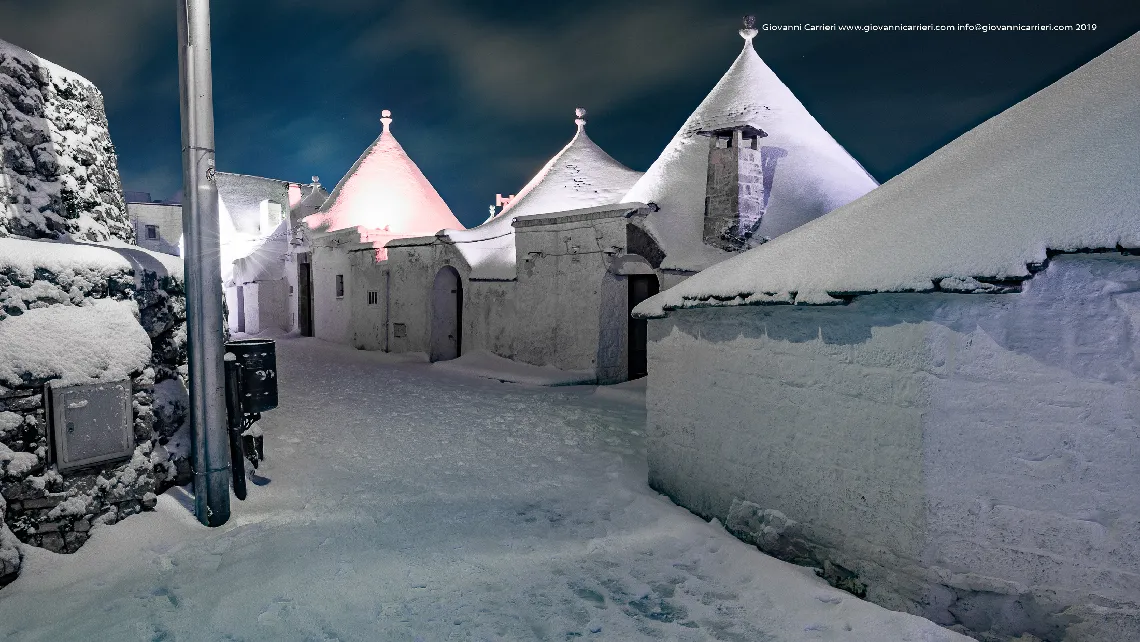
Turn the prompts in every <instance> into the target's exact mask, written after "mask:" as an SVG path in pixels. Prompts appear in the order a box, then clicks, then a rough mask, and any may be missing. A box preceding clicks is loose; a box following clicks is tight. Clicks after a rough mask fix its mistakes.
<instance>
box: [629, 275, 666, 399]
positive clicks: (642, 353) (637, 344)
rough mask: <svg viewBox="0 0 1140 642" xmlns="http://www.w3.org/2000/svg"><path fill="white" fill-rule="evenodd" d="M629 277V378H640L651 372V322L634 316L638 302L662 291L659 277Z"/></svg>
mask: <svg viewBox="0 0 1140 642" xmlns="http://www.w3.org/2000/svg"><path fill="white" fill-rule="evenodd" d="M628 278H629V309H628V310H627V313H628V315H629V316H628V318H629V378H630V379H638V378H640V377H644V376H645V375H647V374H649V350H648V347H649V322H648V321H646V320H645V319H635V318H633V309H634V308H635V307H637V304H638V303H641V302H642V301H644V300H646V299H648V298H649V297H651V296H653V295H654V294H657V292H658V291H660V285H658V283H657V277H656V276H654V275H652V274H636V275H632V276H630V277H628Z"/></svg>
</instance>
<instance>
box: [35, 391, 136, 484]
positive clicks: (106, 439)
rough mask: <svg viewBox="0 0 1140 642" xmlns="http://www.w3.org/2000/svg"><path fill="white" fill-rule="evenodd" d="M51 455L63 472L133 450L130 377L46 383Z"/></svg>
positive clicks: (107, 460)
mask: <svg viewBox="0 0 1140 642" xmlns="http://www.w3.org/2000/svg"><path fill="white" fill-rule="evenodd" d="M44 388H45V390H44V392H45V395H44V397H45V398H46V400H47V416H48V423H49V429H48V432H49V434H50V435H51V451H52V456H53V457H52V459H53V461H54V462H55V465H56V467H57V468H58V469H59V471H60V472H64V471H67V470H73V469H76V468H84V467H86V466H93V465H95V464H102V463H106V462H110V461H114V460H116V459H127V458H129V457H130V456H131V454H132V453H134V450H135V444H134V430H133V426H134V416H133V412H132V407H131V381H130V380H129V379H126V380H123V381H105V382H99V383H85V384H72V385H61V384H59V383H57V382H55V381H49V382H48V383H47V384H46V385H45V386H44Z"/></svg>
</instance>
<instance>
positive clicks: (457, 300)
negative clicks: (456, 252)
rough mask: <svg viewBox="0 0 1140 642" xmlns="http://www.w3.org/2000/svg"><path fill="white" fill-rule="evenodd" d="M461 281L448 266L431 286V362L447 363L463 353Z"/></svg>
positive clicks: (457, 274) (438, 274) (440, 272)
mask: <svg viewBox="0 0 1140 642" xmlns="http://www.w3.org/2000/svg"><path fill="white" fill-rule="evenodd" d="M462 330H463V281H462V280H461V279H460V278H459V272H457V271H456V270H455V268H453V267H451V266H450V265H448V266H445V267H444V268H443V269H441V270H440V271H439V272H438V273H436V275H435V283H433V284H432V287H431V355H430V357H431V360H432V361H447V360H448V359H454V358H456V357H458V356H459V355H460V354H462V353H463V335H462Z"/></svg>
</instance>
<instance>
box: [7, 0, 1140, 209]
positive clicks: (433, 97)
mask: <svg viewBox="0 0 1140 642" xmlns="http://www.w3.org/2000/svg"><path fill="white" fill-rule="evenodd" d="M175 4H176V3H175V2H174V0H50V1H49V0H0V38H3V39H5V40H8V41H11V42H13V43H15V44H17V45H20V46H22V47H25V48H27V49H29V50H31V51H33V52H35V53H37V54H39V55H41V56H43V57H45V58H48V59H50V60H53V61H54V62H57V63H59V64H61V65H63V66H65V67H68V68H70V69H73V70H74V71H76V72H78V73H80V74H83V75H84V76H87V77H88V78H90V79H91V80H92V81H94V82H95V83H96V84H98V85H99V86H100V88H101V89H102V90H103V92H104V94H105V96H106V97H107V104H108V117H109V119H110V122H111V134H112V137H113V138H114V140H115V143H116V147H117V148H118V151H119V163H120V169H121V172H122V176H123V181H124V184H125V185H126V186H127V187H128V188H129V189H140V190H146V191H151V192H153V193H154V194H156V195H158V196H166V195H169V194H170V193H172V192H174V191H175V190H176V189H178V185H179V182H180V181H181V173H180V135H179V114H178V86H177V77H178V76H177V50H176V34H175V14H174V11H175ZM745 13H753V14H756V15H757V17H758V22H760V23H761V24H762V23H765V22H767V23H773V24H796V23H825V24H826V23H853V24H883V23H888V24H889V23H930V22H933V23H960V22H996V23H1009V22H1052V23H1059V22H1095V23H1097V26H1098V29H1097V30H1096V31H1095V32H1084V33H1071V32H1070V33H1053V34H1044V33H990V34H977V33H974V34H963V33H953V34H933V33H929V32H927V33H908V34H900V33H890V34H888V33H873V34H864V33H857V34H839V33H835V32H831V33H822V32H820V33H809V32H794V33H774V32H762V33H761V35H760V36H759V37H758V38H757V40H756V47H757V50H758V51H759V53H760V55H761V56H762V57H763V58H764V60H765V61H766V62H767V63H768V64H769V65H770V66H771V67H772V68H773V70H774V71H775V72H776V73H777V74H778V75H779V76H780V77H781V78H782V79H783V80H784V82H785V83H787V84H788V86H789V87H790V88H791V89H792V90H793V92H795V93H796V95H797V96H798V97H799V98H800V99H801V100H802V101H803V102H804V103H805V105H806V106H807V107H808V109H809V110H810V111H812V113H813V114H814V115H815V116H816V117H817V118H818V119H819V120H820V122H821V123H822V124H823V125H824V127H825V128H827V129H828V130H829V131H830V132H831V133H832V134H833V135H834V136H835V138H836V139H837V140H838V141H839V142H840V143H841V144H843V145H844V146H846V147H847V149H848V150H849V151H851V153H852V154H853V155H854V156H855V157H856V158H857V159H858V160H859V161H860V162H862V163H863V164H864V166H866V167H867V169H868V170H869V171H871V173H872V174H874V175H875V176H876V177H878V178H879V179H881V180H885V179H888V178H890V177H891V176H893V175H894V174H897V173H898V172H900V171H902V170H903V169H905V168H906V167H908V166H909V165H911V164H913V163H914V162H916V161H918V160H920V159H921V158H922V157H924V156H925V155H926V154H929V153H930V152H932V151H934V150H935V149H936V148H937V147H939V146H941V145H942V144H945V143H946V142H948V141H949V140H951V139H952V138H954V137H955V136H957V135H959V134H961V133H962V132H964V131H966V130H967V129H969V128H971V127H973V126H975V125H977V124H978V123H980V122H981V121H982V120H984V119H985V118H987V117H989V116H992V115H993V114H995V113H997V112H999V111H1001V110H1003V109H1005V108H1007V107H1009V106H1010V105H1011V104H1013V103H1014V102H1016V101H1017V100H1020V99H1022V98H1025V97H1026V96H1028V95H1030V94H1032V93H1033V92H1034V91H1036V90H1038V89H1040V88H1041V87H1043V86H1045V85H1047V84H1048V83H1049V82H1052V81H1053V80H1056V79H1057V78H1059V77H1060V76H1061V75H1063V74H1065V73H1067V72H1069V71H1071V70H1072V69H1075V68H1076V67H1077V66H1079V65H1080V64H1082V63H1084V62H1086V61H1087V60H1089V59H1091V58H1092V57H1094V56H1095V55H1097V54H1099V53H1100V52H1102V51H1104V50H1105V49H1107V48H1108V47H1110V46H1111V45H1113V44H1115V43H1116V42H1119V41H1120V40H1123V39H1124V38H1126V37H1127V36H1129V35H1131V34H1132V33H1135V32H1136V30H1137V29H1140V3H1137V2H1136V1H1135V0H1083V1H1082V2H1081V3H1072V2H1069V1H1067V0H1040V1H1039V2H1035V3H1033V4H1032V5H1027V4H1025V3H1020V2H1018V3H1014V2H990V1H987V0H951V1H947V2H938V3H914V2H907V1H906V0H870V1H861V2H857V3H856V2H850V1H849V0H778V1H775V2H763V3H758V2H755V0H701V1H699V2H698V1H696V0H658V1H655V2H643V1H642V2H637V1H634V0H577V1H576V2H574V3H536V2H533V1H532V0H494V1H492V0H465V1H464V2H459V1H458V0H391V1H387V2H378V1H376V0H322V2H319V3H314V2H310V1H308V0H272V1H267V0H261V1H256V0H240V1H236V2H235V1H224V0H214V2H213V7H212V15H213V48H214V79H215V88H214V95H215V118H216V123H217V141H216V147H217V152H218V161H219V165H220V167H222V168H223V169H226V170H228V171H235V172H241V173H249V174H260V175H267V176H274V177H278V178H283V179H288V180H308V178H309V176H311V175H312V174H318V175H320V176H321V178H322V181H323V182H324V183H325V184H327V185H330V186H331V185H332V184H333V183H335V182H336V180H338V179H339V177H340V176H341V175H342V174H343V172H344V171H346V170H347V169H348V167H349V166H350V165H351V164H352V163H353V162H354V161H355V160H356V158H357V156H359V154H360V153H361V152H362V151H363V150H364V149H365V147H366V146H367V145H368V144H369V143H371V142H372V140H373V139H375V137H376V136H377V135H378V134H379V132H380V126H379V122H378V118H379V114H380V110H381V109H385V108H387V109H392V110H393V111H394V112H395V116H396V122H395V124H394V126H393V131H394V132H395V133H396V136H397V137H398V138H399V140H400V142H401V144H402V145H403V146H404V148H405V149H407V150H408V152H409V153H410V154H411V155H412V157H413V158H414V159H415V160H416V162H417V163H418V164H419V165H420V167H421V168H422V169H423V171H424V173H425V174H426V175H427V176H428V178H429V179H430V180H431V181H432V182H433V184H434V185H435V186H436V187H437V189H439V191H440V193H441V194H442V195H443V197H444V199H445V200H446V201H447V202H448V204H449V205H450V206H451V207H452V209H453V210H454V211H455V213H456V215H457V216H458V217H459V218H460V220H462V221H463V222H465V223H467V224H475V223H478V222H480V221H482V220H483V218H484V217H485V215H486V207H487V204H489V203H490V202H491V201H492V200H493V198H494V194H495V193H496V192H502V193H510V192H513V191H517V190H518V189H519V188H521V187H522V185H523V184H524V183H525V182H526V181H527V180H528V179H529V178H530V176H531V175H532V174H533V173H534V172H535V171H536V170H537V169H538V168H539V167H541V166H542V164H543V163H544V162H545V161H546V160H547V159H548V158H549V157H550V156H551V155H552V154H554V153H555V152H557V151H558V149H560V148H561V147H562V146H563V145H564V144H565V143H566V142H567V141H568V140H569V138H570V137H571V135H572V134H573V132H574V126H573V124H572V122H571V121H572V118H573V115H572V111H573V108H574V107H577V106H584V107H587V108H588V109H589V110H590V116H589V121H590V123H589V131H590V135H591V137H592V138H593V139H594V140H595V141H596V142H598V143H599V144H600V145H601V146H602V147H603V148H605V149H606V150H607V151H608V152H610V153H611V154H612V155H613V156H614V157H616V158H617V159H619V160H621V161H622V162H624V163H626V164H627V165H630V166H631V167H633V168H634V169H639V170H644V169H646V168H647V167H648V165H649V164H650V163H651V162H652V161H653V160H654V159H655V158H656V156H657V154H658V153H659V152H660V150H661V149H662V148H663V147H664V146H665V144H666V143H667V142H668V140H669V138H670V137H671V136H672V135H673V134H674V132H676V130H677V129H678V127H680V125H681V123H682V122H683V121H684V119H685V118H686V116H688V114H689V113H690V112H691V111H692V110H693V109H694V108H695V107H696V106H697V104H698V103H699V102H700V101H701V99H703V98H704V96H705V95H706V94H707V93H708V91H709V89H711V88H712V86H713V85H714V84H715V83H716V81H717V79H719V78H720V76H721V75H722V74H723V73H724V71H725V70H726V69H727V67H728V65H729V64H730V63H731V62H732V60H733V58H734V57H735V56H736V54H737V53H738V52H739V48H740V45H741V42H740V39H739V38H738V37H737V36H736V35H735V31H736V29H737V27H738V26H739V17H740V16H741V15H743V14H745Z"/></svg>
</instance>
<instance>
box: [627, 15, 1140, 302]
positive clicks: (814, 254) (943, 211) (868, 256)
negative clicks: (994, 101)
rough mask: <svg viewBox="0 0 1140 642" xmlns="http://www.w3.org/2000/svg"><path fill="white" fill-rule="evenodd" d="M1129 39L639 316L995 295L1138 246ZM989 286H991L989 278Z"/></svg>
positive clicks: (1133, 45) (1135, 72)
mask: <svg viewBox="0 0 1140 642" xmlns="http://www.w3.org/2000/svg"><path fill="white" fill-rule="evenodd" d="M1137 176H1140V33H1137V34H1134V35H1133V36H1131V37H1129V38H1128V39H1126V40H1124V41H1123V42H1121V43H1120V44H1118V45H1116V46H1115V47H1113V48H1111V49H1109V50H1108V51H1107V52H1105V53H1103V54H1101V55H1100V56H1098V57H1097V58H1095V59H1093V60H1092V61H1090V62H1088V63H1086V64H1085V65H1083V66H1082V67H1080V68H1079V69H1077V70H1076V71H1074V72H1072V73H1070V74H1068V75H1067V76H1065V77H1064V78H1061V79H1060V80H1058V81H1057V82H1055V83H1053V84H1052V85H1050V86H1048V87H1046V88H1045V89H1042V90H1041V91H1039V92H1037V93H1035V94H1034V95H1032V96H1030V97H1029V98H1026V99H1025V100H1023V101H1021V102H1020V103H1018V104H1016V105H1014V106H1013V107H1011V108H1009V109H1007V110H1005V111H1004V112H1002V113H1000V114H998V115H997V116H994V117H993V118H991V119H989V120H987V121H985V122H984V123H982V124H981V125H978V126H977V127H975V128H974V129H972V130H970V131H969V132H966V133H965V134H963V135H962V136H960V137H958V138H957V139H955V140H954V141H952V142H950V143H949V144H947V145H946V146H944V147H942V148H941V149H939V150H938V151H936V152H934V153H933V154H931V155H930V156H928V157H927V158H925V159H923V160H922V161H920V162H919V163H917V164H916V165H915V166H913V167H911V168H910V169H908V170H906V171H904V172H903V173H901V174H899V175H898V176H896V177H895V178H893V179H891V180H890V181H888V182H887V183H885V184H884V185H883V186H882V187H879V188H878V189H876V190H874V191H872V192H870V193H869V194H867V195H866V196H864V197H863V198H861V199H859V200H857V201H855V202H853V203H851V204H849V205H847V206H845V207H842V208H840V209H839V210H837V211H835V212H832V213H831V214H829V215H827V216H824V217H823V218H820V219H818V220H815V221H812V222H811V223H809V224H807V225H804V226H803V227H800V228H798V229H796V230H793V231H792V232H789V233H788V234H786V235H784V236H781V237H780V238H778V239H775V240H773V241H772V242H770V243H767V244H765V245H762V246H760V247H758V248H756V249H754V250H750V251H748V252H746V253H744V254H742V255H740V256H737V257H735V258H733V259H731V260H728V261H725V262H723V263H720V264H718V265H714V266H712V267H710V268H709V269H707V270H705V271H704V272H702V273H700V274H698V275H696V276H693V277H692V278H690V279H688V280H686V281H684V282H682V283H680V284H679V285H677V286H675V287H673V288H670V289H669V290H666V291H665V292H662V293H661V294H658V295H657V296H655V297H653V298H651V299H649V300H647V301H645V302H643V303H642V304H641V305H640V306H638V308H637V310H636V314H637V315H639V316H660V315H662V314H664V311H665V310H670V309H678V308H686V307H705V306H717V305H747V304H761V303H837V302H838V300H837V299H836V298H835V297H836V296H837V295H848V294H852V293H854V294H860V293H871V292H904V291H931V290H935V289H941V290H946V291H955V292H1000V291H1007V288H1002V287H1000V282H1001V281H1003V280H1005V281H1009V280H1012V281H1015V282H1016V281H1020V280H1024V279H1026V278H1029V277H1030V276H1031V275H1032V274H1033V272H1034V271H1035V270H1037V269H1040V268H1041V267H1042V266H1043V265H1044V264H1045V262H1046V261H1047V259H1048V258H1049V255H1050V254H1051V253H1054V252H1073V251H1082V250H1101V249H1117V248H1138V247H1140V184H1138V183H1137V181H1136V177H1137ZM994 281H997V282H998V285H994V283H993V282H994Z"/></svg>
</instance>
